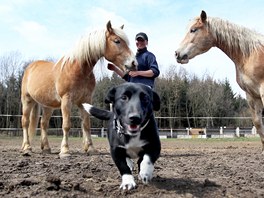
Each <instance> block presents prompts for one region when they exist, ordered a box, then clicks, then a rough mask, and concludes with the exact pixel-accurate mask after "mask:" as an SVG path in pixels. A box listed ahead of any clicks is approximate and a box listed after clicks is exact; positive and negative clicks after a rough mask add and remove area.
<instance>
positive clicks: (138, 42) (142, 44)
mask: <svg viewBox="0 0 264 198" xmlns="http://www.w3.org/2000/svg"><path fill="white" fill-rule="evenodd" d="M147 44H148V41H147V40H144V39H143V38H137V39H136V46H137V48H138V49H143V48H145V47H146V46H147Z"/></svg>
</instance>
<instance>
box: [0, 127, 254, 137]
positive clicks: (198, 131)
mask: <svg viewBox="0 0 264 198" xmlns="http://www.w3.org/2000/svg"><path fill="white" fill-rule="evenodd" d="M106 133H107V129H106V128H104V127H102V128H91V134H92V135H93V136H95V137H106ZM22 134H23V133H22V128H0V135H8V136H22ZM48 134H49V135H57V136H62V134H63V133H62V129H61V128H50V129H48ZM36 135H40V128H37V130H36ZM159 135H160V137H161V138H232V137H255V136H258V134H257V133H256V129H255V127H254V126H253V127H251V128H249V127H248V128H239V127H237V128H223V127H220V128H181V129H180V128H179V129H159ZM69 136H73V137H82V130H81V128H71V130H70V132H69Z"/></svg>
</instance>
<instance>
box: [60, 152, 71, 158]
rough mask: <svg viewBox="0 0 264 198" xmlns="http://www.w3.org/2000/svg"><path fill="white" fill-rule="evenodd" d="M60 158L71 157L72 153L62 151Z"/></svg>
mask: <svg viewBox="0 0 264 198" xmlns="http://www.w3.org/2000/svg"><path fill="white" fill-rule="evenodd" d="M59 155H60V159H67V158H70V157H71V154H69V153H60V154H59Z"/></svg>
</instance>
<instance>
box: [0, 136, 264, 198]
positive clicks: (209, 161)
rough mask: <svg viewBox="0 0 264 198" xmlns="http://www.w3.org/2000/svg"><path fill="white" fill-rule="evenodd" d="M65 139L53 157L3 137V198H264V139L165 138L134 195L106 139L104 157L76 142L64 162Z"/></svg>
mask: <svg viewBox="0 0 264 198" xmlns="http://www.w3.org/2000/svg"><path fill="white" fill-rule="evenodd" d="M60 141H61V138H54V137H53V138H52V137H51V138H50V143H51V146H52V154H49V155H43V154H41V151H40V146H39V141H38V140H37V139H35V141H34V144H33V151H34V153H33V154H32V155H31V156H23V155H22V154H21V152H20V146H21V142H22V138H21V137H20V138H18V137H15V138H10V137H2V136H0V167H1V169H0V196H1V197H12V198H13V197H148V198H152V197H159V198H160V197H188V198H191V197H198V198H206V197H208V198H209V197H210V198H212V197H214V198H218V197H250V198H253V197H264V160H263V155H261V143H260V140H259V139H256V138H255V139H240V140H236V141H232V140H231V139H229V140H227V139H225V140H219V139H218V140H212V139H208V140H201V139H196V140H179V139H167V140H162V152H161V157H160V158H159V160H158V161H157V163H156V164H155V170H154V178H153V181H152V182H151V183H150V184H149V185H143V184H142V183H141V182H140V181H138V179H137V171H136V170H135V171H134V176H135V177H136V183H137V187H136V188H135V189H133V190H131V191H122V190H119V185H120V183H121V178H120V176H119V173H118V170H117V168H116V167H115V165H114V163H113V161H112V159H111V156H110V154H109V147H108V142H107V140H106V139H100V138H95V139H94V145H95V147H96V148H97V149H98V151H99V153H98V154H95V155H90V156H89V155H87V154H84V153H83V152H82V150H81V143H82V140H81V139H79V138H71V139H70V149H71V151H72V156H71V157H70V158H69V159H67V160H66V159H63V160H62V159H59V156H58V153H59V148H60Z"/></svg>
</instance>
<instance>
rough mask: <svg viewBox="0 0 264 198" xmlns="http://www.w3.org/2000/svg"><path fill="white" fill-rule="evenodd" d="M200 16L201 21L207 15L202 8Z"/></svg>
mask: <svg viewBox="0 0 264 198" xmlns="http://www.w3.org/2000/svg"><path fill="white" fill-rule="evenodd" d="M200 18H201V20H202V22H203V23H204V22H205V21H206V19H207V16H206V12H205V11H203V10H202V12H201V16H200Z"/></svg>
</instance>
